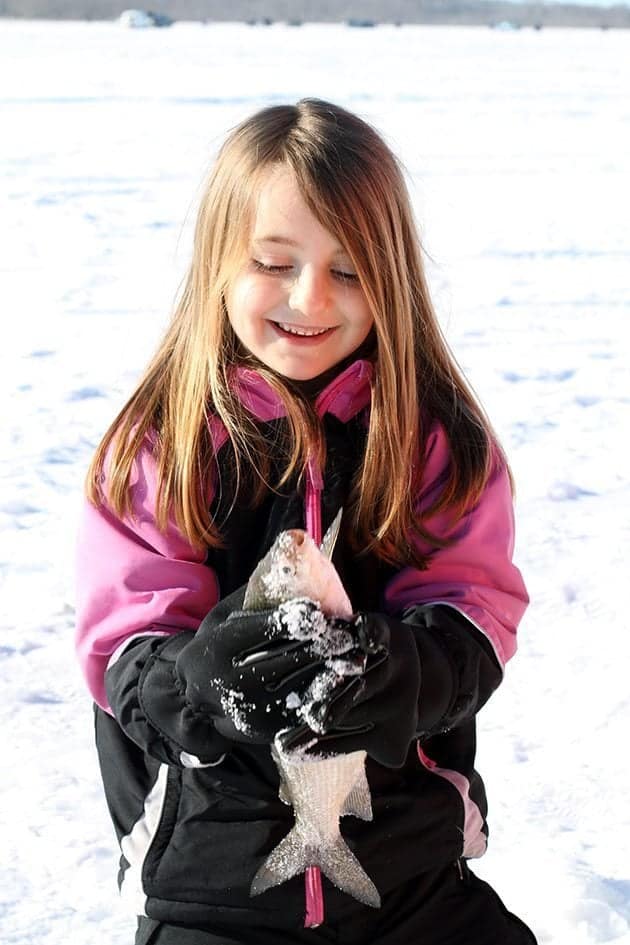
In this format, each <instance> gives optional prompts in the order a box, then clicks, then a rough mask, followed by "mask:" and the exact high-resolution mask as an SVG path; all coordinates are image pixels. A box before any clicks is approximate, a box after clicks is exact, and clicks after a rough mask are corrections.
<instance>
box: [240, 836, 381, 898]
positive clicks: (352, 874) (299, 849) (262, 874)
mask: <svg viewBox="0 0 630 945" xmlns="http://www.w3.org/2000/svg"><path fill="white" fill-rule="evenodd" d="M309 866H318V867H319V868H320V869H321V871H322V873H324V875H325V876H327V877H328V879H329V880H330V881H331V883H333V885H335V886H336V887H337V888H338V889H341V891H342V892H345V893H347V894H348V895H350V896H353V897H354V898H355V899H358V901H359V902H363V903H365V905H366V906H372V907H373V908H374V909H378V908H379V907H380V905H381V897H380V895H379V892H378V889H377V888H376V886H375V885H374V883H373V882H372V880H371V879H370V877H369V876H368V875H367V873H366V872H365V870H364V869H363V867H362V866H361V864H360V863H359V861H358V860H357V858H356V857H355V855H354V853H352V851H351V850H350V848H349V847H348V845H347V843H346V842H345V841H344V839H343V837H342V836H341V835H340V834H338V835H337V837H336V838H335V839H334V840H333V841H332V842H330V841H328V842H327V843H325V844H324V842H323V841H322V845H321V846H318V847H313V846H312V845H310V844H309V845H308V846H307V845H306V844H305V843H304V840H303V839H302V837H301V836H300V833H299V831H298V829H297V828H296V827H294V828H293V830H291V832H290V833H289V834H288V836H286V837H285V838H284V840H282V842H281V843H279V844H278V846H277V847H276V848H275V850H273V851H272V852H271V853H270V854H269V856H268V857H267V859H266V860H265V862H264V863H263V865H262V866H261V867H260V869H259V870H258V872H257V873H256V875H255V876H254V879H253V881H252V885H251V888H250V895H251V896H259V895H260V894H261V893H263V892H265V891H266V890H267V889H271V887H272V886H279V885H280V883H284V882H286V881H287V880H288V879H291V878H292V877H293V876H297V875H298V873H303V872H305V870H306V869H307V868H308V867H309Z"/></svg>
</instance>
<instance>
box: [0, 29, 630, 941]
mask: <svg viewBox="0 0 630 945" xmlns="http://www.w3.org/2000/svg"><path fill="white" fill-rule="evenodd" d="M628 63H630V33H628V32H623V31H620V32H614V31H608V32H601V31H592V32H591V31H586V30H580V31H575V32H572V31H562V30H553V31H551V30H549V31H542V32H540V33H537V32H533V31H527V30H522V31H519V32H515V33H501V32H496V31H491V30H486V29H468V30H459V29H454V28H421V27H405V28H402V29H395V28H393V27H381V28H379V29H378V30H365V31H362V30H348V29H344V28H343V27H340V26H321V25H320V26H315V25H314V26H305V27H302V28H301V29H292V28H290V27H286V26H274V27H271V28H269V29H264V30H262V29H251V28H247V27H244V26H237V25H223V26H212V27H202V26H200V25H194V24H187V25H185V24H178V25H176V26H175V27H173V28H172V29H170V30H155V31H127V30H123V29H121V28H120V27H118V26H117V25H116V24H111V23H110V24H105V23H93V24H80V23H43V22H39V23H29V22H17V21H6V20H4V21H2V20H0V89H1V90H2V91H1V92H0V105H1V110H2V145H1V149H0V161H1V166H2V189H1V192H0V200H1V204H0V217H1V220H2V231H1V236H0V240H1V243H0V249H1V253H0V272H1V296H0V299H1V306H2V322H3V339H2V342H3V343H2V358H3V364H2V369H1V371H0V384H1V388H0V390H1V394H2V403H3V410H2V424H1V434H0V436H1V439H0V461H1V463H2V466H1V472H0V490H1V498H0V514H1V523H2V547H1V551H0V568H1V575H2V594H1V605H0V606H1V620H2V639H1V646H0V686H1V688H2V693H3V698H2V703H1V708H0V712H1V715H0V720H1V721H0V730H1V731H2V738H3V746H4V747H3V750H2V761H3V764H2V779H1V780H0V823H1V824H2V826H1V836H2V841H1V846H2V850H3V857H2V860H3V863H2V870H3V872H2V876H1V877H0V924H1V925H2V934H1V938H2V941H3V942H4V943H6V945H18V943H19V945H31V943H32V945H67V943H68V942H80V943H81V945H101V943H103V942H107V943H109V945H125V943H128V942H130V941H131V940H132V928H133V922H132V921H131V920H129V919H128V918H127V917H126V916H124V915H123V914H122V912H121V911H120V907H119V905H118V903H117V894H116V888H115V872H116V853H115V845H114V838H113V831H112V829H111V826H110V823H109V820H108V816H107V813H106V810H105V805H104V802H103V799H102V796H101V789H100V783H99V777H98V773H97V766H96V758H95V754H94V751H93V747H92V723H91V709H90V702H89V699H88V697H87V694H86V690H85V688H84V685H83V682H82V679H81V678H80V676H79V673H78V670H77V668H76V665H75V662H74V656H73V650H72V638H73V574H72V571H73V541H74V528H75V522H76V517H77V509H78V506H79V503H80V492H81V484H82V479H83V476H84V473H85V470H86V466H87V463H88V461H89V458H90V456H91V453H92V451H93V449H94V447H95V445H96V443H97V441H98V439H99V437H100V436H101V434H102V433H103V431H104V429H105V427H106V425H107V424H108V423H109V421H110V420H111V418H112V417H113V415H114V413H115V411H116V410H117V408H118V407H119V406H120V405H121V404H122V403H123V401H124V399H125V397H126V396H127V395H128V393H129V392H130V390H131V388H132V385H133V383H134V380H135V378H136V377H137V376H138V373H139V371H140V370H141V368H142V367H143V365H144V363H145V361H146V359H147V357H148V355H149V353H150V351H151V350H152V348H153V346H154V344H155V343H156V341H157V338H158V337H159V335H160V333H161V331H162V329H163V327H164V325H165V323H166V320H167V317H168V313H169V309H170V306H171V304H172V300H173V297H174V295H175V292H176V289H177V285H178V283H179V280H180V279H181V277H182V275H183V272H184V268H185V266H186V262H187V258H188V253H189V247H190V238H191V229H192V224H193V220H194V210H195V204H196V201H197V199H198V196H199V192H200V187H201V180H202V177H203V174H204V172H205V170H206V169H207V167H208V166H209V164H210V162H211V160H212V156H213V154H214V152H215V151H216V148H217V146H218V144H219V143H220V142H221V140H222V139H223V136H224V134H225V132H226V131H227V129H228V128H229V127H231V126H232V125H233V124H234V123H235V122H237V121H238V120H239V119H241V118H242V117H244V116H245V115H247V114H249V113H251V112H252V111H253V110H255V109H257V108H258V107H261V106H262V105H264V104H267V103H272V102H281V101H293V100H295V99H297V98H298V97H300V96H303V95H317V96H320V97H323V98H330V99H333V100H336V101H338V102H340V103H341V104H344V105H346V106H348V107H350V108H352V109H354V110H356V111H358V112H359V113H360V114H362V115H363V116H364V117H366V118H367V119H368V120H371V121H373V122H374V123H375V124H376V125H377V127H379V128H380V129H381V130H382V131H383V133H384V134H385V135H386V137H387V138H388V140H389V142H390V144H391V145H392V146H393V147H394V148H395V150H396V151H397V152H398V153H399V154H400V155H401V157H402V159H403V161H404V162H405V164H406V166H407V168H408V171H409V174H410V178H411V182H412V183H411V186H412V192H413V195H414V201H415V204H416V207H417V212H418V216H419V219H420V221H421V224H422V230H423V234H424V239H425V243H426V247H427V250H428V252H429V254H430V256H431V260H432V261H431V263H430V276H431V282H432V285H433V289H434V293H435V296H436V299H437V303H438V307H439V310H440V313H441V317H442V319H443V325H444V329H445V331H446V333H447V336H448V338H449V340H450V341H451V343H452V346H453V348H454V349H455V352H456V354H457V356H458V358H459V359H460V361H461V363H462V364H463V366H464V367H465V369H466V370H467V372H468V374H469V376H470V378H471V380H472V382H473V384H474V385H475V387H476V389H477V391H478V393H479V394H480V396H481V397H482V399H483V400H484V401H485V404H486V406H487V408H488V411H489V413H490V415H491V416H492V418H493V420H494V422H495V424H496V426H497V429H498V430H499V432H500V434H501V435H502V437H503V439H504V442H505V445H506V446H507V448H508V451H509V454H510V457H511V460H512V463H513V468H514V472H515V476H516V480H517V486H518V498H517V514H518V522H519V531H518V545H517V560H518V562H519V564H520V566H521V568H522V570H523V571H524V574H525V576H526V578H527V580H528V583H529V588H530V592H531V596H532V604H531V607H530V610H529V612H528V614H527V616H526V618H525V620H524V622H523V625H522V633H521V645H520V651H519V654H518V655H517V657H516V658H515V660H514V661H513V663H512V664H510V666H509V668H508V672H507V676H506V680H505V683H504V685H503V687H502V688H501V689H500V690H499V692H498V693H497V694H496V695H495V696H494V697H493V699H492V700H491V703H490V704H489V705H488V707H487V708H486V709H484V710H483V712H482V713H481V715H480V720H479V722H480V746H479V767H480V770H481V771H482V773H483V774H484V776H485V779H486V782H487V787H488V793H489V799H490V824H491V830H492V834H491V845H490V850H489V853H488V854H487V856H486V857H485V858H484V859H483V860H481V861H479V862H478V864H477V867H476V869H477V871H478V872H479V874H480V875H482V876H483V877H485V878H487V879H489V880H490V881H491V882H493V883H494V884H495V885H496V887H497V889H498V891H499V892H500V894H501V895H502V896H503V898H504V899H505V901H506V902H507V904H508V906H509V907H511V908H512V909H513V910H515V911H517V912H519V913H521V914H522V915H523V917H524V918H525V919H526V920H527V921H528V922H529V923H530V924H531V925H532V927H533V928H534V929H535V931H536V933H537V935H538V938H539V941H540V943H541V945H567V943H570V945H582V943H588V945H591V943H615V945H622V943H624V945H628V943H630V868H629V866H628V863H629V860H628V837H629V829H630V813H629V808H628V803H627V796H628V791H629V789H630V774H629V770H628V748H627V746H628V730H629V729H628V723H629V720H630V689H629V687H628V660H629V658H630V640H629V629H630V628H629V621H628V617H627V609H628V608H627V605H626V603H625V597H624V594H625V591H626V590H627V584H628V568H627V563H626V562H627V558H628V543H629V539H630V476H629V475H628V471H627V470H628V467H627V452H626V441H627V438H628V431H629V430H630V375H629V372H628V363H629V362H630V343H629V334H630V332H629V329H628V317H629V316H630V285H629V282H630V280H629V271H630V267H629V263H630V224H629V223H628V220H629V212H628V211H629V210H630V204H629V201H628V194H629V172H630V104H629V103H630V95H629V92H630V70H629V67H628ZM624 746H625V747H624Z"/></svg>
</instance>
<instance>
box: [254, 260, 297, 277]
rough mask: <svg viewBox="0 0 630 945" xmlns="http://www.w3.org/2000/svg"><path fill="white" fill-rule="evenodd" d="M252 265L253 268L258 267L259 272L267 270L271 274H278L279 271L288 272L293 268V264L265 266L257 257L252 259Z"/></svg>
mask: <svg viewBox="0 0 630 945" xmlns="http://www.w3.org/2000/svg"><path fill="white" fill-rule="evenodd" d="M252 265H253V266H254V269H258V271H259V272H267V273H270V274H271V275H278V274H279V273H283V272H289V271H290V270H291V269H293V266H267V265H266V264H265V263H263V262H261V261H260V260H259V259H252Z"/></svg>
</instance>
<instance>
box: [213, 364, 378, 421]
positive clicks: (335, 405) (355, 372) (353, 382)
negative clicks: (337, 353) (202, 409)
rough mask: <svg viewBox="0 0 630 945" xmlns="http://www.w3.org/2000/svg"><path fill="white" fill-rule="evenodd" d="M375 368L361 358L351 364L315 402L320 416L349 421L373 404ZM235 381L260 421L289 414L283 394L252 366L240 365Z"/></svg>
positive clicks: (241, 394)
mask: <svg viewBox="0 0 630 945" xmlns="http://www.w3.org/2000/svg"><path fill="white" fill-rule="evenodd" d="M372 373H373V368H372V364H371V362H370V361H366V360H364V359H359V360H357V361H353V363H352V364H350V365H348V367H347V368H346V369H345V371H342V372H341V374H339V375H338V376H337V377H335V378H334V379H333V380H332V381H331V382H330V384H328V385H327V386H326V387H325V388H324V389H323V391H321V393H320V394H319V395H318V397H317V399H316V401H315V410H316V411H317V413H318V414H319V416H320V417H323V416H324V414H326V413H331V414H333V416H335V417H337V419H338V420H341V421H342V422H344V423H345V422H347V421H348V420H350V419H351V418H352V417H354V416H355V415H356V414H357V413H359V411H360V410H363V409H364V408H365V407H367V405H368V404H369V403H370V399H371V380H372ZM232 377H233V379H232V383H233V385H234V389H235V390H236V392H237V394H238V397H239V400H240V401H241V403H242V404H243V406H244V407H246V408H247V410H249V412H250V413H252V414H253V415H254V416H255V417H256V418H257V419H258V420H264V421H266V420H277V419H278V418H279V417H284V416H285V415H286V409H285V406H284V402H283V400H282V398H281V397H279V396H278V394H277V393H276V392H275V391H274V390H273V389H272V388H271V387H270V386H269V384H268V383H267V382H266V380H265V379H264V378H263V377H261V375H260V374H259V373H258V371H255V370H253V369H252V368H243V367H237V368H236V369H235V371H234V373H233V376H232Z"/></svg>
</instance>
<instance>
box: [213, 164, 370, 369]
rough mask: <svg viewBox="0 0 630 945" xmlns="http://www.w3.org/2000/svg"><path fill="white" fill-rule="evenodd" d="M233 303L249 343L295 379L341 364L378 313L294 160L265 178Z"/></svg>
mask: <svg viewBox="0 0 630 945" xmlns="http://www.w3.org/2000/svg"><path fill="white" fill-rule="evenodd" d="M226 305H227V311H228V318H229V320H230V324H231V325H232V328H233V329H234V332H235V333H236V335H237V337H238V338H239V340H240V341H241V343H242V344H243V345H244V346H245V347H246V348H247V349H248V351H250V352H251V353H252V354H253V355H255V356H256V357H257V358H258V359H259V360H260V361H262V362H263V363H264V364H266V365H267V367H269V368H272V370H274V371H276V372H277V373H279V374H282V375H283V376H284V377H287V378H290V379H291V380H295V381H305V380H310V379H311V378H314V377H317V376H318V375H319V374H322V373H323V372H324V371H326V370H328V369H329V368H331V367H334V365H335V364H337V363H338V362H339V361H342V360H343V359H344V358H346V357H347V356H348V355H349V354H352V352H353V351H354V350H355V349H356V348H358V347H359V345H360V344H361V343H362V342H363V341H365V339H366V338H367V336H368V334H369V332H370V329H371V327H372V323H373V319H372V316H371V314H370V310H369V308H368V303H367V299H366V297H365V294H364V292H363V290H362V289H361V286H360V285H359V280H358V277H357V275H356V272H355V270H354V267H353V266H352V263H351V261H350V258H349V257H348V255H347V253H346V252H344V250H343V248H342V247H341V246H340V245H339V243H338V242H337V240H336V239H335V237H334V236H333V235H332V234H331V233H329V232H328V230H326V229H324V227H323V226H322V225H321V223H319V221H318V220H316V218H315V217H314V216H313V214H312V213H311V211H310V210H309V208H308V207H307V205H306V204H305V202H304V199H303V198H302V195H301V193H300V190H299V188H298V184H297V181H296V180H295V177H294V175H293V173H292V172H291V171H290V170H289V169H287V168H284V167H280V168H273V169H271V170H270V171H269V173H268V175H267V176H266V178H263V183H262V186H261V188H260V192H259V194H258V200H257V203H256V207H255V213H254V223H253V227H252V234H251V240H250V246H249V254H248V258H247V259H246V262H245V264H244V265H243V266H242V268H241V269H240V270H239V271H238V272H237V273H236V275H235V276H234V278H233V279H232V281H231V283H230V285H229V286H228V291H227V293H226Z"/></svg>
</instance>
